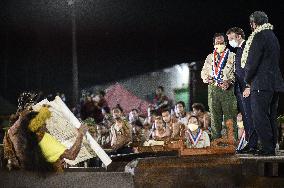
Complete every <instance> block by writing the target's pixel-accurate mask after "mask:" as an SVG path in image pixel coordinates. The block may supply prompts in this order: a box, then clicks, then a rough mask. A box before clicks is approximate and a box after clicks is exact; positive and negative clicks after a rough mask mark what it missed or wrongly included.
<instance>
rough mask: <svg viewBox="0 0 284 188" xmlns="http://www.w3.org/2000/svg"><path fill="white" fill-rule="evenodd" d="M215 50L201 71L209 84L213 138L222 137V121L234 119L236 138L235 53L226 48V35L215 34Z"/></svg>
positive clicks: (204, 79)
mask: <svg viewBox="0 0 284 188" xmlns="http://www.w3.org/2000/svg"><path fill="white" fill-rule="evenodd" d="M213 40H214V51H213V53H210V54H209V55H208V56H207V58H206V60H205V63H204V66H203V68H202V71H201V78H202V80H203V82H204V83H207V84H208V106H209V110H210V113H211V115H212V117H211V120H212V122H211V128H212V138H213V139H216V138H220V137H221V131H222V129H223V127H222V122H225V121H226V120H228V119H233V121H234V133H235V139H237V126H236V117H237V101H236V97H235V95H234V87H233V84H234V80H235V77H234V71H235V67H234V61H235V54H234V53H232V52H230V51H229V49H227V48H226V41H225V35H223V34H221V33H216V34H215V35H214V38H213Z"/></svg>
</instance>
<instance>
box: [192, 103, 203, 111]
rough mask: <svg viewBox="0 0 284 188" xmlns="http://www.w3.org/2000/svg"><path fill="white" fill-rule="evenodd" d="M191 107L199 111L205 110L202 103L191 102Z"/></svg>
mask: <svg viewBox="0 0 284 188" xmlns="http://www.w3.org/2000/svg"><path fill="white" fill-rule="evenodd" d="M192 108H195V109H196V110H200V111H201V112H205V107H204V105H203V104H202V103H193V105H192Z"/></svg>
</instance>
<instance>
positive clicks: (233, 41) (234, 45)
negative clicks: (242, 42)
mask: <svg viewBox="0 0 284 188" xmlns="http://www.w3.org/2000/svg"><path fill="white" fill-rule="evenodd" d="M229 44H230V45H231V46H232V47H233V48H236V47H238V43H237V42H236V40H235V39H233V40H230V41H229Z"/></svg>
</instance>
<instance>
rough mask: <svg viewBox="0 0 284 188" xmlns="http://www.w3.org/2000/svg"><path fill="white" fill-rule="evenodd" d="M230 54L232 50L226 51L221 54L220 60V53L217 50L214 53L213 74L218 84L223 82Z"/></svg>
mask: <svg viewBox="0 0 284 188" xmlns="http://www.w3.org/2000/svg"><path fill="white" fill-rule="evenodd" d="M229 52H230V50H229V49H226V50H225V51H223V52H222V53H221V54H220V58H218V53H217V51H216V50H214V52H213V60H212V61H213V65H212V74H213V79H214V80H215V81H216V82H217V83H220V82H222V70H223V68H224V66H225V64H226V62H227V59H228V56H229Z"/></svg>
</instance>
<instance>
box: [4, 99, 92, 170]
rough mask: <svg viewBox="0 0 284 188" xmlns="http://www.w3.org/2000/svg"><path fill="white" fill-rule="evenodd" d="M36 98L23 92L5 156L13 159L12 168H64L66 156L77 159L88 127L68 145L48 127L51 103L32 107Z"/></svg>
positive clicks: (6, 142) (83, 128)
mask: <svg viewBox="0 0 284 188" xmlns="http://www.w3.org/2000/svg"><path fill="white" fill-rule="evenodd" d="M34 102H35V101H34V95H33V94H31V93H24V94H22V95H21V96H20V98H19V110H18V111H19V112H20V113H19V118H18V120H17V121H16V122H15V124H14V125H13V127H11V128H10V129H11V130H10V129H9V131H8V134H7V137H6V138H5V140H4V148H6V149H5V150H6V151H5V152H6V157H7V159H8V161H9V160H10V161H11V166H10V167H9V168H10V169H12V168H14V169H24V170H30V171H37V172H49V171H63V167H64V159H69V160H74V159H75V158H76V157H77V155H78V153H79V151H80V148H81V143H82V140H83V136H84V135H85V133H86V132H87V130H88V127H87V126H86V125H81V127H80V128H79V129H78V135H77V138H76V141H75V142H74V144H73V146H71V147H70V148H66V147H65V146H64V145H63V144H61V143H60V142H59V141H57V140H56V139H55V138H54V137H53V136H52V135H50V134H49V133H48V130H47V129H46V126H45V124H46V120H48V119H49V118H50V117H51V112H50V111H49V109H48V107H47V106H44V107H41V109H40V110H39V111H33V110H32V108H31V107H32V105H33V104H34ZM8 165H9V164H8Z"/></svg>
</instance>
